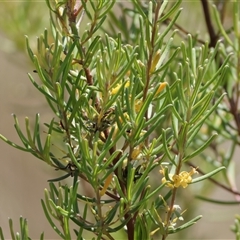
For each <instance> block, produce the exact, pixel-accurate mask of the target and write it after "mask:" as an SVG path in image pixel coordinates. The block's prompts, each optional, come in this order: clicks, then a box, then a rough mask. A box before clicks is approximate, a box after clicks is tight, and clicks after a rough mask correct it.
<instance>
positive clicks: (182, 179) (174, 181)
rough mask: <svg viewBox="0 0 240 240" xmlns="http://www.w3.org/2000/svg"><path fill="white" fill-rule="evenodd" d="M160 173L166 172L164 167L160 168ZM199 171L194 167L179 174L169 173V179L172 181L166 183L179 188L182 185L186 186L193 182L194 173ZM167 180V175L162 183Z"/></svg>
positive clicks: (168, 185)
mask: <svg viewBox="0 0 240 240" xmlns="http://www.w3.org/2000/svg"><path fill="white" fill-rule="evenodd" d="M160 173H162V174H164V173H165V171H164V169H162V170H160ZM195 173H197V170H196V168H192V170H191V171H190V172H186V171H182V172H180V173H179V174H174V175H172V174H169V179H170V180H171V182H168V183H167V184H166V185H167V187H170V188H174V187H175V188H178V187H180V186H182V187H183V188H186V187H187V186H188V184H189V183H191V182H192V175H193V174H195ZM166 181H167V180H166V178H165V177H163V178H162V183H165V182H166Z"/></svg>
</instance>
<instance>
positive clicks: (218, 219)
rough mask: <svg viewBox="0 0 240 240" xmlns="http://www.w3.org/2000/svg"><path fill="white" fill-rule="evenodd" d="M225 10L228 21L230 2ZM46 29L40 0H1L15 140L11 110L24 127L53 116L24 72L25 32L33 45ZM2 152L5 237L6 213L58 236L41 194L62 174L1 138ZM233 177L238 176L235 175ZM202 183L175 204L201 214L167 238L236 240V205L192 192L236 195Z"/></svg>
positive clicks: (0, 120) (188, 25)
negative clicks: (233, 227)
mask: <svg viewBox="0 0 240 240" xmlns="http://www.w3.org/2000/svg"><path fill="white" fill-rule="evenodd" d="M182 5H183V11H182V14H181V16H180V18H179V21H178V24H179V25H182V26H184V28H185V29H188V31H189V32H190V33H192V34H196V33H198V34H199V35H201V38H202V39H203V40H207V39H208V35H207V32H206V28H205V22H204V19H203V17H202V10H201V5H200V2H199V1H198V0H192V1H183V4H182ZM227 14H228V15H229V23H231V14H232V12H231V6H229V10H228V12H227ZM226 19H228V18H226ZM226 24H228V21H226ZM45 28H49V19H48V9H47V7H46V5H45V2H44V1H5V2H3V1H0V43H1V44H0V116H1V117H0V133H1V134H2V135H4V136H6V137H7V138H8V139H10V140H12V141H14V142H16V143H20V141H19V139H18V136H17V133H16V131H15V129H14V121H13V117H12V115H11V114H12V113H14V114H16V115H17V117H18V119H19V121H20V123H21V126H22V127H23V129H24V119H25V117H26V116H28V117H29V119H30V121H32V122H34V118H35V114H36V113H40V117H41V123H42V124H43V123H44V122H48V121H49V120H51V118H52V117H54V116H53V114H52V113H51V112H50V110H49V108H48V107H47V105H46V103H45V101H44V98H43V96H41V94H40V93H39V92H38V91H37V90H36V89H35V88H34V86H33V85H32V84H31V82H30V80H29V79H28V76H27V73H28V72H29V73H31V74H32V75H34V73H33V70H34V68H33V66H32V65H31V63H30V61H29V60H28V56H27V53H26V51H25V37H24V35H28V37H29V39H30V43H31V46H32V47H33V49H34V48H35V47H36V37H37V36H39V35H40V34H42V32H43V30H44V29H45ZM227 149H228V145H224V146H223V151H225V150H226V151H227ZM0 152H1V157H0V226H1V227H2V228H3V229H4V233H5V236H6V238H10V234H9V228H8V218H9V217H10V218H12V219H13V222H14V226H15V230H16V231H17V230H18V229H19V217H20V216H23V217H24V218H27V219H28V222H29V231H30V236H31V237H32V238H33V239H39V236H40V234H41V232H42V231H44V232H45V238H46V239H58V236H57V234H56V233H55V232H54V231H53V230H52V229H51V227H50V226H49V224H48V222H47V220H46V219H45V216H44V213H43V211H42V207H41V203H40V199H41V198H43V196H44V188H47V187H48V183H47V180H48V179H52V178H54V177H56V175H57V174H60V173H58V172H56V171H55V170H54V169H52V168H50V167H49V166H47V165H45V164H44V163H42V162H41V161H40V160H38V159H35V158H34V157H33V156H31V155H29V154H26V153H24V152H20V151H18V150H16V149H14V148H12V147H10V146H9V145H7V144H5V143H4V142H3V141H0ZM239 154H240V152H239V151H238V153H236V154H235V156H234V157H235V159H236V169H240V165H239V161H238V160H239ZM237 172H239V171H237ZM237 177H238V179H239V174H238V176H237ZM159 182H160V179H159ZM204 184H205V185H202V184H200V183H199V184H196V185H194V189H192V188H191V186H190V187H189V189H188V191H187V193H185V194H184V195H183V198H182V202H181V203H176V204H180V205H181V206H182V209H183V210H184V209H188V210H187V213H186V215H185V217H186V216H188V215H189V216H192V217H193V216H197V215H199V214H201V215H203V218H202V219H201V220H200V221H199V222H198V223H197V224H196V225H195V226H194V227H191V228H189V229H188V230H185V231H184V232H183V233H182V234H181V236H180V235H179V236H173V237H172V238H171V237H169V238H168V239H219V240H220V239H235V237H234V234H233V233H232V232H231V231H230V226H231V225H232V224H233V222H234V215H235V214H237V213H238V214H239V213H240V211H239V206H238V205H235V206H227V205H226V206H222V205H221V206H217V205H214V204H210V203H204V202H202V201H200V200H196V199H194V195H195V194H197V193H198V192H201V193H203V192H204V194H209V195H208V197H210V198H214V199H218V198H219V199H221V200H229V201H233V200H234V199H233V196H232V195H230V194H229V195H228V194H227V193H226V192H225V191H222V190H219V189H218V188H216V187H214V186H213V185H212V184H211V183H209V182H207V181H206V182H205V183H204ZM196 186H199V189H196ZM204 189H205V191H204Z"/></svg>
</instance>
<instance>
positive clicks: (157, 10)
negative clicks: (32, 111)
mask: <svg viewBox="0 0 240 240" xmlns="http://www.w3.org/2000/svg"><path fill="white" fill-rule="evenodd" d="M46 4H47V6H48V8H49V12H50V22H51V30H52V32H51V34H49V31H48V30H45V31H44V33H43V34H42V35H41V36H40V37H39V38H38V39H37V50H36V52H35V51H33V50H32V48H31V47H30V44H29V40H28V37H26V45H27V51H28V54H29V57H30V59H31V61H32V62H33V64H34V66H35V68H36V73H37V76H38V77H37V76H36V75H35V76H33V74H29V78H30V80H31V82H32V83H33V85H34V86H35V87H36V89H37V90H38V91H39V92H40V93H41V94H42V95H43V96H44V97H45V99H46V102H47V103H48V105H49V108H50V109H51V110H52V114H53V119H52V121H51V122H50V123H45V125H46V127H47V128H48V131H47V133H46V134H41V130H40V129H41V124H40V116H39V115H38V114H37V115H36V119H35V122H34V124H33V125H34V127H33V129H31V128H30V121H29V119H28V118H26V119H25V133H24V131H23V130H22V127H20V126H19V123H18V119H17V117H16V116H15V115H14V121H15V128H16V132H17V134H18V135H19V138H20V139H21V141H22V145H17V144H15V143H13V142H11V141H10V140H8V139H7V138H6V137H4V136H2V135H0V137H1V139H2V140H4V141H5V142H6V143H8V144H10V145H11V146H13V147H15V148H17V149H19V150H21V151H26V152H29V153H31V154H32V155H34V156H35V157H36V158H38V159H40V160H41V161H43V162H45V163H47V164H48V165H50V166H52V167H54V168H55V169H56V170H61V171H62V172H65V173H64V175H62V177H59V178H57V179H51V180H49V182H50V184H49V190H47V189H45V197H44V200H42V201H41V203H42V207H43V210H44V213H45V215H46V218H47V220H48V222H49V224H50V225H51V226H52V228H53V229H54V230H55V232H56V233H57V234H58V236H59V237H60V238H62V239H73V238H77V239H79V240H80V239H85V238H88V237H89V236H91V237H93V236H95V238H93V239H106V238H108V239H114V238H115V237H114V236H115V235H114V234H115V233H118V232H121V233H123V234H125V236H126V238H127V239H131V240H132V239H153V238H155V239H162V240H164V239H166V238H167V237H168V236H169V235H170V234H175V233H178V232H180V231H182V230H184V229H186V228H188V227H190V226H192V225H193V224H195V223H196V222H197V221H198V220H199V219H200V218H201V216H196V217H193V218H192V219H186V220H185V219H184V218H183V216H184V211H181V208H180V206H178V205H176V202H177V200H178V198H180V196H181V195H178V193H179V188H180V187H183V188H186V187H187V186H188V185H189V184H195V183H197V182H199V181H203V180H205V179H207V178H210V179H211V177H212V176H213V175H215V174H216V173H218V172H220V171H221V172H223V174H224V176H225V178H226V179H227V181H228V182H231V181H232V179H230V176H232V171H231V172H229V171H230V169H231V168H229V166H230V164H231V159H232V155H233V152H234V149H235V147H236V145H238V144H239V140H238V138H239V136H238V135H239V133H240V131H239V121H238V119H239V118H238V117H239V115H238V111H237V109H236V105H237V100H238V91H234V87H237V88H236V89H238V81H236V79H237V78H238V74H239V71H238V67H239V66H240V65H239V64H237V63H238V60H239V59H238V56H239V54H238V51H239V50H238V49H239V46H238V44H239V42H238V41H236V42H233V41H232V40H231V37H229V34H230V33H229V32H228V31H226V30H225V29H224V27H223V25H222V21H221V17H220V15H219V11H218V10H217V7H216V6H218V5H216V6H215V7H213V16H214V19H215V20H216V24H217V26H218V28H219V35H218V36H215V38H211V39H210V40H211V41H210V43H207V42H206V43H204V44H199V41H198V39H196V38H195V37H194V38H193V37H192V35H190V34H184V38H183V39H181V41H179V37H176V34H178V31H177V29H176V25H177V21H178V17H179V15H180V13H181V8H180V6H181V1H175V3H174V4H172V3H168V1H163V2H161V1H150V2H149V3H148V4H147V5H143V3H142V2H141V1H135V0H133V1H131V6H130V7H129V8H127V7H125V6H124V5H120V10H121V13H120V17H119V18H118V17H117V16H116V15H115V14H114V13H113V11H112V9H113V7H114V6H115V5H117V4H116V3H115V1H83V0H82V1H73V0H69V1H61V2H57V1H56V2H55V3H54V2H53V1H50V0H46ZM234 4H235V5H234V7H235V9H238V7H239V6H238V3H237V2H235V3H234ZM235 11H236V12H235V15H234V17H235V18H234V27H233V32H231V34H235V36H239V34H238V21H239V16H238V11H237V10H235ZM205 14H207V13H206V12H205ZM108 17H109V19H108ZM107 20H110V21H109V24H110V25H109V27H108V25H107V24H106V21H107ZM85 22H88V23H89V24H87V25H85ZM166 23H167V24H166ZM103 29H106V30H105V32H106V33H105V34H103ZM230 31H231V29H230ZM49 35H51V36H53V39H54V40H52V37H49ZM220 36H222V37H223V38H224V40H225V41H224V42H221V41H219V40H218V39H220ZM210 37H211V34H210ZM228 47H229V48H228ZM231 52H233V53H234V57H232V56H231V54H230V53H231ZM235 53H237V54H235ZM232 77H234V78H232ZM231 79H233V80H231ZM226 94H227V97H226ZM228 104H230V109H229V108H228ZM234 104H235V105H234ZM233 118H234V120H235V123H236V125H237V128H236V127H235V126H232V122H231V121H230V120H231V119H233ZM216 122H220V123H221V124H218V126H216ZM229 129H230V130H229ZM56 135H58V136H60V138H61V141H60V142H59V141H56V140H54V136H56ZM217 135H218V136H219V137H217ZM226 139H231V140H232V146H233V147H232V149H231V152H230V153H229V154H228V155H224V156H223V155H222V156H221V157H222V159H221V161H220V162H218V164H216V162H217V161H216V160H214V157H215V156H214V157H213V158H211V156H208V157H207V156H206V155H208V153H209V150H210V151H211V150H216V148H217V146H218V144H219V141H224V140H226ZM53 145H54V146H57V148H58V149H59V152H57V153H56V151H53ZM206 149H208V151H206ZM218 157H219V156H218ZM199 159H201V161H204V162H206V163H207V164H208V163H210V164H212V165H213V166H214V168H213V169H212V170H209V171H208V172H207V173H205V172H203V171H202V169H201V168H200V169H198V171H199V173H201V174H202V176H200V177H195V176H194V175H193V174H194V173H196V172H197V170H196V169H197V168H192V169H190V170H189V169H188V165H191V166H196V165H197V164H196V163H195V162H197V160H199ZM225 168H227V171H222V170H224V169H225ZM156 170H157V171H159V172H160V173H157V174H159V175H158V176H157V177H156V176H154V175H156ZM154 172H155V174H154ZM192 175H193V176H192ZM66 178H70V179H71V180H72V184H69V185H65V184H62V180H64V179H66ZM192 178H194V179H192ZM156 179H157V181H158V183H157V184H153V181H154V180H156ZM82 181H84V182H87V183H88V184H89V186H91V188H90V190H89V189H88V190H87V189H84V187H83V186H82V187H81V182H82ZM56 182H57V183H58V184H57V183H56ZM166 189H170V190H169V191H166ZM199 198H201V199H203V200H207V201H212V200H211V199H207V198H204V197H199ZM219 202H220V201H219ZM219 202H218V203H219ZM215 203H216V201H215ZM228 203H232V202H228ZM180 221H184V222H183V223H182V224H181V222H180ZM72 224H74V228H73V229H72V228H71V226H72ZM20 225H21V234H22V235H21V238H20V237H18V235H19V234H17V236H16V238H14V233H13V229H12V223H11V221H10V229H11V234H12V238H13V239H26V238H27V237H28V233H27V226H26V221H25V220H22V219H21V220H20ZM0 236H1V238H2V239H4V237H3V233H2V231H0ZM86 236H87V237H86ZM41 239H43V235H42V236H41Z"/></svg>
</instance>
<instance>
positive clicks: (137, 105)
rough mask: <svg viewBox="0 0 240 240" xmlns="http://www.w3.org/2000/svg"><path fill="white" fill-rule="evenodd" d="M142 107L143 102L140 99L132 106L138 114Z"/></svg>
mask: <svg viewBox="0 0 240 240" xmlns="http://www.w3.org/2000/svg"><path fill="white" fill-rule="evenodd" d="M142 105H143V101H142V100H141V99H137V100H136V101H135V103H134V106H135V112H136V113H138V112H139V111H140V110H141V108H142Z"/></svg>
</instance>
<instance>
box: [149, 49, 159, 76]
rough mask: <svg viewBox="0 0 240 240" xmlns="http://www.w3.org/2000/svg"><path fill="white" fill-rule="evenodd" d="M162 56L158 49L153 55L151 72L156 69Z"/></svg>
mask: <svg viewBox="0 0 240 240" xmlns="http://www.w3.org/2000/svg"><path fill="white" fill-rule="evenodd" d="M160 57H161V54H160V50H158V51H157V52H156V54H155V55H154V57H153V61H152V65H151V69H150V73H153V72H154V71H155V68H156V66H157V64H158V61H159V59H160Z"/></svg>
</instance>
